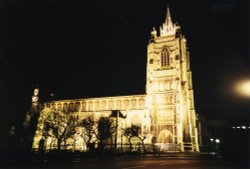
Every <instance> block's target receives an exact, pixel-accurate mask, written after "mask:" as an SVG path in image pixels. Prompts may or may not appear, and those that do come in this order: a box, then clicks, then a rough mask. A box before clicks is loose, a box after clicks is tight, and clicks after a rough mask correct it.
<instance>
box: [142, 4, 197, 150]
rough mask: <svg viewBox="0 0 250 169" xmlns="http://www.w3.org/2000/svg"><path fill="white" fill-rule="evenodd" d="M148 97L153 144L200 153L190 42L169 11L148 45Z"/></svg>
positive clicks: (153, 32)
mask: <svg viewBox="0 0 250 169" xmlns="http://www.w3.org/2000/svg"><path fill="white" fill-rule="evenodd" d="M147 54H148V58H147V80H146V94H147V101H148V110H149V112H150V116H151V119H152V120H151V133H152V136H153V139H152V142H153V143H154V142H155V143H159V144H161V143H173V144H177V145H178V146H179V149H180V151H199V146H198V140H197V127H196V114H195V108H194V98H193V86H192V72H191V70H190V58H189V51H188V48H187V40H186V38H185V37H184V36H183V35H182V33H181V27H180V26H178V25H177V24H175V23H173V22H172V18H171V14H170V9H169V7H168V8H167V12H166V19H165V22H164V23H163V25H162V26H161V27H160V31H159V34H158V33H157V31H156V30H155V28H153V30H152V32H151V39H150V42H149V44H148V53H147Z"/></svg>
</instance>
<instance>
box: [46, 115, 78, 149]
mask: <svg viewBox="0 0 250 169" xmlns="http://www.w3.org/2000/svg"><path fill="white" fill-rule="evenodd" d="M78 126H79V121H78V118H77V117H75V116H73V115H68V114H65V113H64V112H59V111H53V112H52V113H51V114H50V115H49V116H47V118H46V119H45V120H44V132H43V135H44V136H52V137H55V138H56V139H57V149H58V150H61V144H62V142H63V141H64V145H66V140H67V139H68V138H70V137H72V136H73V135H74V134H75V132H76V130H75V129H76V127H78Z"/></svg>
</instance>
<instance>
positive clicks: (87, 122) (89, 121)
mask: <svg viewBox="0 0 250 169" xmlns="http://www.w3.org/2000/svg"><path fill="white" fill-rule="evenodd" d="M95 124H96V122H95V121H94V118H93V117H92V116H88V117H86V118H84V119H83V120H82V121H81V122H80V126H81V127H83V128H84V130H83V132H82V135H81V136H82V138H83V140H84V141H85V143H86V144H87V148H88V151H90V149H91V148H90V147H91V143H92V142H93V139H94V137H95V136H96V133H97V131H96V125H95Z"/></svg>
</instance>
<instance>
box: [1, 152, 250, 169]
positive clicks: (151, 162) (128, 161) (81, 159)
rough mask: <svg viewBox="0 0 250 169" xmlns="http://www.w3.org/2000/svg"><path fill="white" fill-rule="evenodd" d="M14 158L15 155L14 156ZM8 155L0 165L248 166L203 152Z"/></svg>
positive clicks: (93, 168)
mask: <svg viewBox="0 0 250 169" xmlns="http://www.w3.org/2000/svg"><path fill="white" fill-rule="evenodd" d="M16 157H17V156H16ZM16 157H15V156H14V155H13V157H8V158H7V159H5V160H3V158H2V160H1V165H0V168H1V169H2V168H4V169H5V168H49V169H54V168H60V169H70V168H81V169H85V168H86V169H136V168H141V169H163V168H169V169H249V168H250V165H249V162H248V160H239V159H230V160H229V159H224V158H222V157H214V156H209V155H204V154H192V153H190V154H174V153H173V154H171V153H168V154H161V155H147V156H136V155H132V156H120V157H105V156H103V157H86V156H82V155H73V156H68V155H57V156H47V155H46V156H45V155H43V156H40V155H39V156H35V157H34V156H33V157H24V156H22V157H18V159H17V158H16Z"/></svg>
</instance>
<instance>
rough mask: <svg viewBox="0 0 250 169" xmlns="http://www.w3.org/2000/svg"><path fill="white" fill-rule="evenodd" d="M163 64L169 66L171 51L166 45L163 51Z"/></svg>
mask: <svg viewBox="0 0 250 169" xmlns="http://www.w3.org/2000/svg"><path fill="white" fill-rule="evenodd" d="M161 66H169V53H168V50H167V48H166V47H164V48H163V49H162V52H161Z"/></svg>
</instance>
